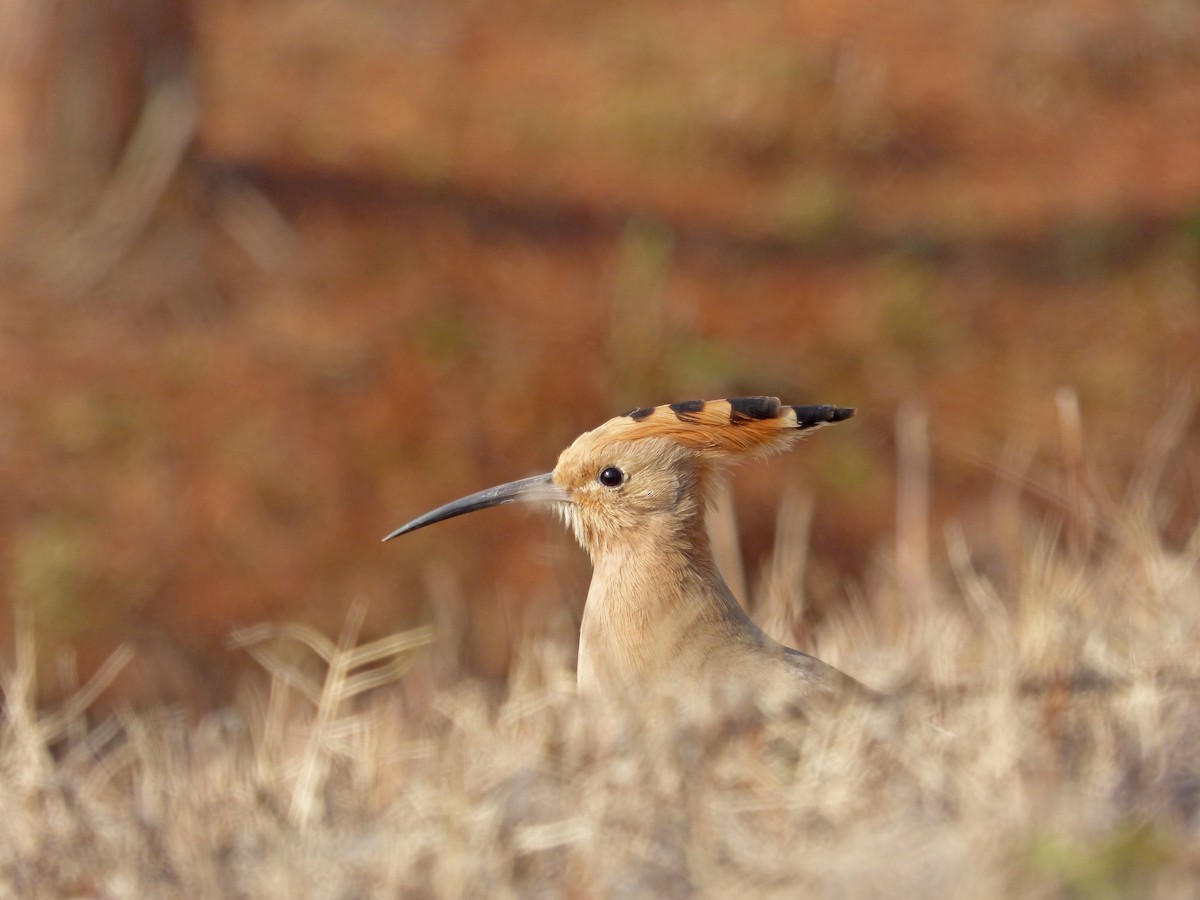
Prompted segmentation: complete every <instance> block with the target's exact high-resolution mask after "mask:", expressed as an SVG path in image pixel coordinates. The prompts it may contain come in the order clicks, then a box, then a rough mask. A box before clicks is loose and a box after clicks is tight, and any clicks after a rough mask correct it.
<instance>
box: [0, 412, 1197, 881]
mask: <svg viewBox="0 0 1200 900" xmlns="http://www.w3.org/2000/svg"><path fill="white" fill-rule="evenodd" d="M1067 405H1068V406H1069V404H1067ZM1071 421H1072V420H1071V417H1070V416H1064V423H1066V425H1068V426H1069V425H1070V422H1071ZM1177 425H1178V423H1175V425H1172V422H1170V421H1167V422H1165V423H1164V425H1163V426H1162V427H1161V428H1160V429H1159V431H1158V437H1157V438H1156V440H1157V441H1158V445H1156V448H1152V450H1151V452H1148V454H1147V463H1146V466H1145V467H1143V470H1142V471H1141V472H1139V473H1138V474H1137V475H1136V476H1135V479H1134V480H1135V481H1138V482H1139V483H1138V484H1137V486H1136V490H1134V491H1132V492H1131V493H1130V495H1129V497H1128V498H1126V499H1123V500H1120V501H1115V500H1114V501H1111V502H1109V501H1106V500H1105V499H1104V497H1105V495H1104V494H1103V492H1101V491H1099V490H1098V489H1096V488H1095V484H1094V479H1093V478H1092V476H1091V475H1090V473H1089V472H1088V471H1087V469H1086V463H1085V461H1082V460H1079V459H1075V461H1074V462H1070V467H1069V471H1067V472H1066V476H1067V477H1066V478H1064V479H1062V481H1063V483H1064V484H1067V485H1068V486H1069V487H1070V491H1071V492H1073V493H1072V494H1071V497H1069V498H1068V499H1069V502H1071V503H1073V504H1075V505H1074V507H1073V508H1072V509H1071V510H1070V512H1071V513H1072V516H1075V517H1076V518H1078V517H1080V516H1084V517H1085V518H1086V521H1085V522H1082V523H1081V522H1077V521H1075V520H1074V519H1073V518H1072V517H1071V516H1068V517H1065V518H1064V523H1065V524H1064V525H1063V526H1062V528H1061V529H1058V530H1055V529H1052V528H1051V527H1050V526H1049V525H1048V524H1046V523H1044V522H1043V523H1040V524H1037V525H1029V524H1027V525H1026V526H1025V528H1024V529H1023V532H1021V533H1024V534H1025V535H1026V536H1025V537H1024V538H1020V537H1018V538H1015V539H1013V541H1010V546H1007V547H1006V548H1005V552H1003V553H992V554H991V556H989V561H988V564H987V571H986V573H985V571H984V568H985V567H984V565H983V562H982V559H981V555H980V554H979V552H978V551H974V550H973V549H972V548H971V547H970V546H969V545H968V542H967V540H966V539H965V538H964V537H963V535H962V534H961V533H960V532H958V531H957V530H952V531H950V532H949V533H948V534H947V535H946V536H945V541H943V542H939V541H936V540H934V541H929V542H928V546H929V547H930V548H932V549H930V550H929V552H928V554H927V553H926V551H925V546H926V545H925V543H924V542H923V541H922V540H921V539H920V536H919V535H914V534H907V535H905V534H901V535H898V538H897V541H896V548H897V558H896V559H895V560H894V562H892V563H885V564H881V565H880V566H879V570H880V572H879V574H878V575H877V576H876V577H874V579H873V580H872V581H870V582H869V583H871V584H873V585H874V586H873V587H871V588H869V589H868V590H867V593H866V596H865V598H863V600H862V601H861V602H860V603H858V604H855V605H854V610H853V613H847V614H846V615H844V616H842V617H840V618H833V619H829V620H826V621H825V622H824V623H822V624H821V626H820V627H819V628H817V629H816V630H815V632H814V633H813V634H812V635H811V640H808V641H806V642H805V645H806V646H808V647H810V648H812V649H814V650H816V651H817V652H819V653H820V654H821V655H823V656H824V657H826V658H827V659H830V660H831V661H833V662H836V663H837V664H839V665H841V666H842V667H843V668H845V669H846V670H847V671H850V672H852V673H854V674H855V675H857V676H858V677H860V678H861V679H862V680H863V681H865V682H867V683H868V684H870V685H872V686H874V687H878V688H881V689H884V690H888V691H890V692H891V696H890V697H889V698H888V699H886V700H884V701H882V702H880V703H877V704H870V705H862V706H852V707H843V708H841V709H839V710H837V711H836V712H834V713H819V714H814V715H812V716H810V717H809V718H808V719H807V720H804V721H797V720H792V719H781V718H772V717H769V716H765V715H761V714H759V713H758V712H757V711H756V710H755V704H754V698H751V697H745V696H737V694H736V686H734V688H733V690H732V692H731V693H730V695H728V696H720V697H704V698H697V697H678V696H676V697H658V698H646V699H645V701H644V702H643V703H641V704H639V705H637V707H636V708H624V707H623V708H612V707H600V706H596V705H589V704H586V703H584V702H582V701H581V700H580V699H579V698H577V697H576V695H575V693H574V687H573V675H572V673H571V671H570V668H569V666H568V665H566V664H565V663H564V658H566V657H569V655H570V653H569V648H565V647H564V645H563V643H562V642H553V641H548V642H545V643H541V644H533V643H531V644H530V645H529V646H528V647H527V648H526V652H525V654H524V655H523V657H522V658H521V660H520V662H519V664H518V666H517V669H516V671H515V672H514V673H513V675H512V677H511V679H510V681H509V684H508V686H507V687H506V688H505V690H504V691H503V692H497V691H494V690H491V689H489V688H488V687H486V686H483V685H481V684H479V683H476V682H471V681H467V680H460V681H458V682H457V683H456V684H455V685H454V686H453V687H450V688H444V689H439V690H436V691H428V690H425V689H422V688H420V687H418V686H417V685H418V684H419V683H421V682H422V677H423V676H422V675H421V672H422V671H423V670H425V669H426V668H433V666H431V665H430V663H431V660H430V659H429V658H428V651H421V650H416V651H414V649H413V648H414V646H416V645H417V644H419V643H421V642H423V641H424V640H426V639H427V637H428V636H427V635H423V634H417V635H412V634H410V635H400V636H397V638H395V639H393V640H391V641H383V642H376V643H373V644H368V645H363V646H356V644H357V641H356V635H357V631H356V624H355V623H356V622H357V621H359V618H358V617H359V616H360V615H361V614H360V613H359V612H355V613H354V614H352V617H351V623H350V625H348V626H347V630H346V633H345V634H344V635H343V638H342V640H341V641H340V642H339V643H337V644H334V643H332V642H330V641H328V640H327V639H325V638H323V637H321V636H319V635H314V634H312V633H310V632H305V631H303V630H301V629H295V628H291V629H289V628H281V629H270V628H264V629H260V630H258V631H254V632H249V633H243V634H241V635H239V636H238V637H237V639H236V640H237V642H238V643H239V644H241V645H242V646H246V647H249V648H251V649H252V650H253V651H254V652H255V653H256V654H257V655H258V658H259V659H260V661H262V662H263V663H264V666H265V667H266V669H267V670H268V671H269V672H271V673H272V675H271V678H270V679H269V684H268V685H267V686H266V687H264V688H263V689H262V690H261V691H247V692H246V694H245V695H244V697H243V701H242V702H241V703H240V704H239V705H238V707H237V708H236V709H231V710H226V711H223V712H221V713H218V714H214V715H211V716H209V717H207V718H206V719H204V720H203V721H201V722H199V723H198V724H197V723H190V722H188V721H186V719H185V718H184V717H182V716H172V714H170V713H169V712H159V713H139V714H137V715H134V714H132V713H119V714H118V715H116V716H114V717H113V718H111V719H109V720H107V721H105V722H101V723H99V724H96V723H91V724H89V723H88V722H87V721H86V720H85V717H84V712H85V708H86V706H87V704H88V702H89V701H90V700H91V698H92V697H93V695H94V694H95V693H96V691H97V689H98V688H100V687H102V685H103V682H104V680H105V678H106V677H108V675H109V674H110V672H111V669H110V672H102V673H101V674H100V675H99V676H97V680H95V681H94V682H93V684H91V685H85V686H83V687H82V688H80V690H79V692H78V695H77V698H76V699H75V700H74V701H72V702H71V703H69V704H68V705H67V706H66V707H64V708H63V709H60V710H37V709H35V708H34V707H33V704H32V702H31V701H30V697H32V696H33V685H32V678H31V675H30V672H31V671H32V663H31V659H32V654H31V651H30V648H29V647H28V646H21V647H18V653H17V655H16V660H15V662H14V664H13V665H12V666H11V667H6V669H5V671H4V673H3V674H4V682H3V685H4V691H5V700H6V704H5V718H4V721H3V724H2V726H0V727H2V730H0V796H3V797H4V805H3V808H4V816H3V818H2V819H0V885H2V887H0V890H2V891H3V892H4V893H5V894H6V895H10V896H27V897H35V896H64V897H65V896H80V897H135V896H136V897H143V896H187V897H195V896H279V897H298V896H305V897H346V896H397V895H399V896H448V897H457V896H471V897H478V896H488V897H504V896H522V897H523V896H555V897H557V896H577V897H593V896H628V897H690V896H711V897H736V896H748V897H776V896H777V897H795V896H800V895H802V894H810V895H815V896H821V897H826V896H828V897H871V896H891V897H899V896H911V897H938V896H941V897H1082V898H1107V897H1126V896H1139V897H1191V896H1195V894H1196V891H1197V885H1198V884H1200V753H1198V752H1197V751H1198V750H1200V700H1198V698H1200V666H1198V665H1197V662H1196V660H1197V659H1198V658H1200V655H1198V654H1197V650H1198V648H1200V569H1198V567H1197V560H1198V558H1200V530H1197V531H1196V532H1195V533H1194V534H1193V536H1192V538H1191V540H1190V541H1188V542H1187V543H1186V544H1185V545H1183V546H1182V547H1175V548H1168V547H1165V546H1164V545H1163V541H1162V540H1161V539H1160V529H1159V527H1158V526H1157V524H1156V521H1157V519H1156V515H1155V510H1156V505H1155V504H1154V503H1152V502H1150V501H1149V499H1148V498H1149V497H1151V496H1153V495H1154V494H1155V493H1156V492H1157V483H1158V479H1159V477H1161V472H1162V471H1163V470H1164V469H1165V468H1166V467H1167V466H1166V463H1165V462H1164V461H1165V460H1167V459H1169V457H1170V453H1168V452H1167V450H1168V449H1171V448H1166V449H1164V447H1165V446H1166V445H1167V444H1170V443H1171V442H1176V443H1177V442H1178V441H1179V440H1180V438H1179V435H1180V434H1182V433H1183V430H1182V429H1181V428H1179V427H1175V426H1177ZM906 440H908V441H909V446H910V453H909V457H908V458H909V459H910V460H916V462H915V463H910V465H912V469H911V471H909V472H907V473H905V478H906V479H908V481H907V484H908V487H907V488H905V489H904V490H907V491H909V496H910V498H911V497H912V496H918V497H919V496H920V493H921V485H920V481H921V479H922V478H923V477H924V475H923V471H922V467H923V465H924V463H923V459H924V454H923V452H921V451H920V447H921V441H922V437H921V435H920V434H909V435H908V436H907V437H906ZM1068 443H1069V442H1068ZM913 448H915V449H913ZM1066 456H1067V458H1068V461H1070V460H1071V459H1074V457H1071V455H1070V454H1067V455H1066ZM1156 473H1157V474H1156ZM1139 479H1140V481H1139ZM902 480H904V479H902ZM914 492H915V493H914ZM1084 496H1086V499H1087V502H1086V503H1083V502H1082V500H1081V499H1080V498H1082V497H1084ZM1071 498H1073V499H1071ZM786 502H787V503H789V504H792V505H794V509H793V510H791V512H790V513H788V515H785V516H784V517H783V519H782V520H781V521H783V522H784V523H785V526H786V527H784V528H783V530H786V531H787V532H788V533H789V534H794V535H801V536H803V535H804V534H806V531H807V523H808V515H809V512H810V507H809V505H808V501H807V500H806V499H805V498H803V497H795V496H793V497H791V498H790V499H789V500H787V501H786ZM910 502H911V500H910ZM1000 505H1002V506H1003V505H1004V504H1000ZM917 506H918V507H919V506H920V504H919V503H918V504H917ZM1006 508H1007V507H1006ZM785 512H787V511H786V510H785ZM1006 514H1007V513H1006ZM899 521H900V525H899V526H898V527H899V528H900V529H904V528H910V529H921V528H924V527H926V526H925V523H924V522H923V521H922V520H921V517H920V515H916V514H913V511H912V509H911V508H910V509H908V510H907V511H906V512H904V513H903V514H902V516H901V518H900V520H899ZM788 522H790V523H791V524H787V523H788ZM906 523H907V524H906ZM1072 523H1073V524H1072ZM1070 529H1074V530H1073V531H1071V533H1067V531H1068V530H1070ZM938 547H944V548H945V550H944V552H942V551H939V550H938V549H937V548H938ZM914 548H915V549H914ZM786 552H787V546H786V543H784V542H782V541H781V543H780V546H779V548H778V550H777V553H778V554H784V553H786ZM996 560H1003V563H998V562H997V561H996ZM801 568H802V563H801ZM802 574H803V573H802V572H796V571H794V570H791V569H789V567H788V566H787V565H783V564H781V560H780V559H776V560H775V561H774V563H773V564H772V565H771V566H769V567H768V571H767V573H766V575H765V576H764V578H763V579H762V581H763V584H762V585H760V587H759V589H758V591H756V593H757V594H758V595H759V596H761V597H763V598H764V601H765V602H768V603H769V604H775V607H774V608H766V609H764V610H762V611H761V612H762V613H763V618H764V619H765V620H769V621H774V622H781V621H788V617H787V615H786V614H785V613H786V611H785V610H781V609H779V608H778V603H779V601H778V597H779V596H780V592H781V590H782V588H781V585H782V584H783V582H786V581H789V580H791V581H796V580H798V579H799V578H800V577H801V576H802ZM914 584H916V585H919V586H920V590H919V592H917V593H914V590H913V585H914ZM771 598H774V599H771ZM272 641H273V643H272ZM289 646H290V647H293V648H294V647H298V646H304V647H306V648H307V651H306V652H308V653H310V654H311V655H312V656H313V657H314V658H316V659H319V660H320V663H319V671H321V672H323V673H324V677H323V678H319V679H316V680H312V679H311V674H312V672H313V671H314V667H313V666H311V665H303V664H301V662H299V661H298V660H299V659H300V657H299V656H298V655H297V654H296V653H294V652H292V653H289V652H288V651H287V648H288V647H289ZM414 652H415V654H416V663H415V664H416V666H417V669H416V670H413V671H409V672H407V673H405V672H404V669H405V662H406V661H407V660H410V659H412V658H413V656H412V654H414ZM422 653H425V654H426V655H425V656H424V657H423V656H422ZM432 662H434V663H438V664H440V665H445V660H433V661H432ZM120 663H121V660H120V659H116V660H114V661H113V668H115V667H117V666H119V665H120ZM397 679H398V680H399V687H394V686H392V687H381V685H382V684H383V683H384V682H389V681H392V680H397Z"/></svg>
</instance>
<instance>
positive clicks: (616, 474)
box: [600, 466, 625, 488]
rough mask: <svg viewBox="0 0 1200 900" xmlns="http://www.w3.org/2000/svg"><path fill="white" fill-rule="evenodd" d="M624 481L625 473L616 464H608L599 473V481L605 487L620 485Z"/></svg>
mask: <svg viewBox="0 0 1200 900" xmlns="http://www.w3.org/2000/svg"><path fill="white" fill-rule="evenodd" d="M624 481H625V473H624V472H622V471H621V470H620V469H618V468H617V467H616V466H609V467H608V468H607V469H605V470H604V471H603V472H601V473H600V483H601V484H602V485H604V486H605V487H609V488H614V487H620V486H621V484H623V483H624Z"/></svg>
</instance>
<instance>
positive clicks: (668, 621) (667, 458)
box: [384, 397, 869, 700]
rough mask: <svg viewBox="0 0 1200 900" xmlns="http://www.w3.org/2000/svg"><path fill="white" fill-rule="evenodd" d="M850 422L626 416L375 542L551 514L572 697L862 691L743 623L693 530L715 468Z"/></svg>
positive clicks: (682, 412)
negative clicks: (488, 512)
mask: <svg viewBox="0 0 1200 900" xmlns="http://www.w3.org/2000/svg"><path fill="white" fill-rule="evenodd" d="M853 415H854V410H853V409H842V408H840V407H836V406H785V405H783V404H781V403H780V402H779V400H778V399H777V398H775V397H741V398H737V399H732V400H711V401H703V400H689V401H685V402H682V403H672V404H669V405H665V406H656V407H644V408H640V409H634V410H632V411H630V412H628V413H626V414H625V415H623V416H617V417H616V418H614V419H610V420H609V421H607V422H605V423H604V424H603V425H601V426H600V427H599V428H596V429H594V430H592V431H588V432H585V433H584V434H582V435H580V436H579V437H578V438H577V439H576V440H575V442H574V443H573V444H571V446H569V447H568V448H567V449H566V450H564V451H563V452H562V454H561V455H560V456H559V458H558V463H557V465H556V466H555V467H554V471H553V472H548V473H546V474H544V475H535V476H533V477H532V478H525V479H522V480H520V481H513V482H510V483H508V484H502V485H499V486H498V487H493V488H488V489H487V490H484V491H479V492H478V493H475V494H471V495H470V496H467V497H463V498H462V499H460V500H455V501H454V502H452V503H447V504H446V505H445V506H441V507H439V508H437V509H435V510H432V511H431V512H428V513H426V514H425V515H423V516H420V517H418V518H416V519H414V520H413V521H411V522H409V523H408V524H407V525H404V526H402V527H400V528H397V529H396V530H395V531H393V532H392V533H391V534H389V535H388V536H387V537H386V538H384V540H385V541H388V540H391V539H392V538H395V537H399V536H400V535H402V534H407V533H409V532H410V531H416V530H417V529H418V528H424V527H425V526H426V525H431V524H433V523H434V522H440V521H442V520H444V519H450V518H453V517H454V516H459V515H462V514H463V513H468V512H473V511H475V510H478V509H486V508H488V507H491V506H499V505H501V504H505V503H526V502H532V503H546V504H551V505H552V506H553V507H554V508H555V509H556V510H557V511H558V512H559V514H560V515H561V516H562V518H563V519H565V521H566V523H567V524H568V525H569V526H570V527H571V528H572V530H573V531H574V533H575V537H576V539H577V540H578V541H579V543H580V544H581V545H582V546H583V548H584V549H585V550H586V551H587V552H588V554H589V556H590V557H591V560H592V567H593V574H592V583H591V586H590V588H589V590H588V595H587V601H586V603H585V605H584V610H583V620H582V623H581V626H580V635H579V662H578V682H579V689H580V691H581V693H599V694H603V695H610V696H611V695H617V694H621V693H624V692H641V691H645V690H647V689H649V688H651V687H656V686H659V685H662V684H664V683H668V682H674V681H676V680H677V679H679V680H683V682H684V683H700V684H707V685H710V686H717V687H720V686H721V685H722V684H730V685H736V686H737V688H738V689H748V690H751V691H755V692H758V693H762V694H764V695H766V694H770V695H772V696H775V697H781V696H782V697H790V698H793V699H800V700H802V699H803V698H805V697H810V696H813V695H818V694H841V693H847V692H848V693H860V692H866V693H869V692H867V691H866V689H865V688H862V686H861V685H859V683H858V682H857V681H855V680H854V679H852V678H850V677H849V676H847V675H844V674H843V673H841V672H840V671H838V670H837V669H835V668H833V667H832V666H830V665H827V664H826V663H823V662H821V661H820V660H819V659H816V658H815V657H812V656H808V655H807V654H804V653H801V652H800V651H798V650H792V649H790V648H788V647H784V646H783V645H781V644H779V643H777V642H776V641H774V640H773V639H771V638H770V637H768V636H767V635H766V634H765V633H763V631H762V630H761V629H759V627H758V626H757V625H755V624H754V622H753V621H751V619H750V617H749V616H748V615H747V614H746V612H745V611H744V610H743V609H742V607H741V606H740V605H739V604H738V601H737V600H736V599H735V597H734V596H733V593H732V592H731V591H730V589H729V587H728V585H726V583H725V580H724V579H723V578H722V577H721V574H720V572H718V571H717V566H716V563H715V562H714V560H713V554H712V549H711V547H710V545H709V539H708V534H707V530H706V528H705V522H704V512H705V508H706V505H707V501H708V499H709V496H710V494H709V491H710V487H711V483H712V479H713V477H714V474H715V473H716V472H717V470H719V469H720V468H721V467H722V466H723V465H725V464H728V463H731V462H734V461H736V460H738V459H739V458H744V457H762V456H768V455H770V454H772V453H776V452H778V451H781V450H785V449H787V448H788V447H790V446H792V444H794V443H795V442H796V441H797V440H798V439H799V438H800V436H801V434H802V433H803V432H805V431H810V430H812V429H815V428H818V427H820V426H822V425H828V424H832V423H836V422H841V421H844V420H846V419H848V418H850V417H851V416H853Z"/></svg>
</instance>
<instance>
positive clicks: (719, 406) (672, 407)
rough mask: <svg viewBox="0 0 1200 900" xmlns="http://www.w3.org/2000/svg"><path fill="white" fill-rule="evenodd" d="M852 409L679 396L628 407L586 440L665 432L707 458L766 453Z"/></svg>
mask: <svg viewBox="0 0 1200 900" xmlns="http://www.w3.org/2000/svg"><path fill="white" fill-rule="evenodd" d="M853 415H854V410H853V409H845V408H842V407H837V406H787V405H784V404H782V403H780V402H779V398H778V397H736V398H733V399H729V400H684V401H681V402H678V403H668V404H664V405H663V406H645V407H640V408H638V409H633V410H630V411H629V412H627V413H626V414H625V415H623V416H617V417H616V418H613V419H609V420H608V421H607V422H605V423H604V424H603V425H601V426H600V427H598V428H595V429H593V430H592V432H591V433H590V436H591V442H590V443H591V444H592V446H593V447H599V446H602V445H603V444H605V443H607V442H609V441H635V440H641V439H644V438H653V437H658V438H667V439H669V440H672V441H674V442H676V443H677V444H680V445H682V446H684V447H686V448H688V449H690V450H695V451H698V452H700V453H701V454H703V455H704V456H706V457H708V458H711V459H714V460H716V459H721V458H726V457H733V456H743V455H749V456H766V455H769V454H771V453H775V452H778V451H780V450H785V449H787V448H788V447H789V446H791V445H792V443H793V442H794V441H796V440H797V439H798V438H799V437H800V435H801V433H802V432H805V431H809V430H812V429H814V428H818V427H820V426H822V425H831V424H833V423H835V422H842V421H845V420H846V419H849V418H850V417H851V416H853Z"/></svg>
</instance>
